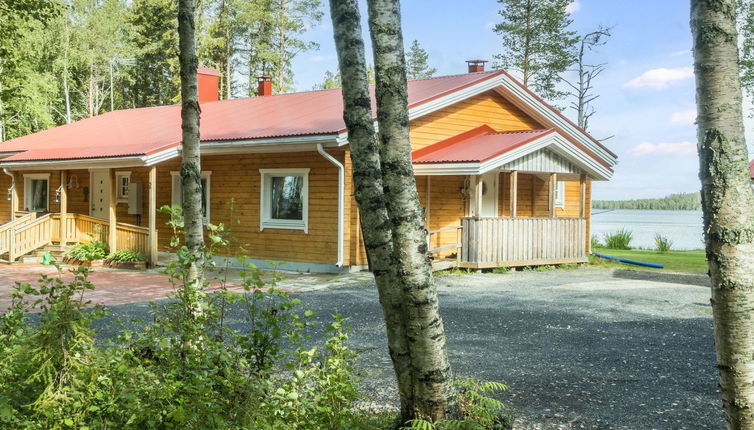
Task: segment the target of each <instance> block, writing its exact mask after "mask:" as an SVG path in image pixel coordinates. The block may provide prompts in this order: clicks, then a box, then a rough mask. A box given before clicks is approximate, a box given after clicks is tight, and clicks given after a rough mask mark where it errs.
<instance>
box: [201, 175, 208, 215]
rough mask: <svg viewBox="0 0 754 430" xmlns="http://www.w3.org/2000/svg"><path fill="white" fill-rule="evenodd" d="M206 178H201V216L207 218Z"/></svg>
mask: <svg viewBox="0 0 754 430" xmlns="http://www.w3.org/2000/svg"><path fill="white" fill-rule="evenodd" d="M208 203H209V202H208V201H207V178H202V217H203V218H204V220H205V221H206V220H207V204H208Z"/></svg>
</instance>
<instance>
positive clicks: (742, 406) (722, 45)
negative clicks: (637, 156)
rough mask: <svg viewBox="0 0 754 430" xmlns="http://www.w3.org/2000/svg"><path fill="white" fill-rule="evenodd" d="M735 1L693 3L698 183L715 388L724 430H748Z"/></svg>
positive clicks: (751, 221)
mask: <svg viewBox="0 0 754 430" xmlns="http://www.w3.org/2000/svg"><path fill="white" fill-rule="evenodd" d="M735 14H736V9H735V0H692V1H691V30H692V33H693V38H694V70H695V73H696V86H697V91H696V99H697V109H698V119H697V123H698V139H699V160H700V173H699V178H700V179H701V182H702V208H703V210H704V236H705V242H706V251H707V260H708V264H709V271H710V276H711V278H712V300H711V301H712V312H713V316H714V324H715V348H716V350H717V367H718V369H719V372H720V391H721V393H722V399H723V407H724V408H725V414H726V421H727V424H728V428H730V429H754V317H753V316H752V315H753V314H752V313H753V312H754V211H752V208H754V192H752V188H751V185H750V182H749V181H750V179H749V170H748V166H747V164H748V163H747V162H748V154H747V151H746V143H745V141H744V128H743V115H742V112H741V109H742V108H741V84H740V81H739V68H738V50H737V46H736V42H737V40H738V34H737V31H736V26H735V18H736V16H735Z"/></svg>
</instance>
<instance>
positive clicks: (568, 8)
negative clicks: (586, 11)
mask: <svg viewBox="0 0 754 430" xmlns="http://www.w3.org/2000/svg"><path fill="white" fill-rule="evenodd" d="M579 9H581V2H580V1H579V0H573V2H572V3H570V4H569V5H568V6H566V12H568V13H574V12H576V11H578V10H579Z"/></svg>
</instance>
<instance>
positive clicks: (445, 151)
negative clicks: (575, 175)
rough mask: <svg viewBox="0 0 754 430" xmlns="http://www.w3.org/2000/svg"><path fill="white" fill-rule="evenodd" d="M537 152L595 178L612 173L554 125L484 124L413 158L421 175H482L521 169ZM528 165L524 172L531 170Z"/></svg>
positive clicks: (416, 152)
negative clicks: (509, 127)
mask: <svg viewBox="0 0 754 430" xmlns="http://www.w3.org/2000/svg"><path fill="white" fill-rule="evenodd" d="M538 151H540V152H541V151H546V154H545V156H550V155H549V154H555V156H557V157H561V158H559V159H562V160H565V161H567V162H568V163H570V164H571V165H572V166H574V169H576V170H575V171H578V172H583V173H586V174H588V175H589V176H590V177H591V178H592V179H594V180H608V179H610V178H611V177H612V174H613V171H612V169H611V168H610V166H609V165H608V164H606V163H605V162H604V161H603V160H602V159H600V157H597V156H596V155H595V154H593V153H591V152H590V151H586V150H585V149H584V148H583V147H582V146H581V145H580V144H578V143H576V142H573V141H571V140H570V139H568V138H567V137H566V136H564V135H563V134H562V133H561V131H560V130H558V129H554V128H549V129H542V130H518V131H504V132H497V131H495V130H494V129H493V128H492V127H490V126H489V125H482V126H480V127H477V128H474V129H471V130H469V131H466V132H464V133H461V134H459V135H457V136H454V137H451V138H449V139H445V140H443V141H440V142H437V143H435V144H432V145H429V146H427V147H424V148H421V149H418V150H416V151H414V152H413V153H412V160H413V164H414V173H416V174H418V175H481V174H484V173H487V172H490V171H493V170H495V169H508V170H519V169H521V167H517V166H516V164H521V163H518V161H521V160H523V159H524V157H527V156H530V155H536V153H537V152H538ZM525 164H526V163H524V165H525ZM525 167H526V166H524V168H523V169H522V171H528V169H526V168H525ZM532 171H541V170H539V169H534V170H532Z"/></svg>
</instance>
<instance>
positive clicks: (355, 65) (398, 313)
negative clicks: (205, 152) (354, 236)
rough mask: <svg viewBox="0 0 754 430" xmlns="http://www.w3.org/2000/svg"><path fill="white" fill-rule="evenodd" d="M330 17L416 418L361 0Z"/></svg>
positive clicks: (386, 298) (369, 226)
mask: <svg viewBox="0 0 754 430" xmlns="http://www.w3.org/2000/svg"><path fill="white" fill-rule="evenodd" d="M330 13H331V16H332V21H333V31H334V34H335V45H336V50H337V52H338V63H339V65H340V73H341V76H342V82H343V109H344V112H343V119H344V120H345V123H346V127H347V128H348V143H349V147H350V150H351V151H350V152H351V162H352V165H353V182H354V187H355V197H356V202H357V203H358V205H359V208H360V211H359V216H360V220H361V228H362V233H363V235H364V246H365V248H366V250H367V257H368V258H369V266H370V269H371V271H372V273H373V274H374V278H375V283H376V284H377V290H378V294H379V300H380V305H381V307H382V312H383V315H384V318H385V326H386V330H387V340H388V350H389V352H390V358H391V360H392V362H393V369H394V370H395V374H396V378H397V382H398V393H399V396H400V401H401V416H406V415H410V414H411V411H412V410H413V404H414V402H413V388H412V386H411V360H410V355H409V351H408V343H407V339H406V326H405V318H404V309H403V304H404V301H403V294H402V290H401V284H400V281H399V279H398V277H397V272H396V270H395V267H394V266H393V264H392V253H393V243H392V229H391V224H390V218H389V216H388V213H387V208H386V206H385V195H384V192H383V183H382V171H381V168H380V154H379V149H378V147H377V141H376V139H375V128H374V121H373V116H372V107H371V97H370V95H369V81H368V77H367V65H366V58H365V54H364V41H363V40H362V38H361V24H360V23H361V18H360V14H359V9H358V0H330Z"/></svg>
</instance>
